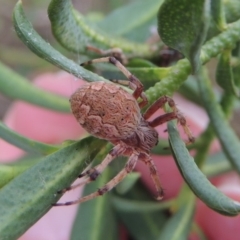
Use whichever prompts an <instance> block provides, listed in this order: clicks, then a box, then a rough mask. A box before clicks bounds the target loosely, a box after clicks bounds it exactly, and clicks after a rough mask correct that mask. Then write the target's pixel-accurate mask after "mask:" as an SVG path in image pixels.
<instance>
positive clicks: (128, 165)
mask: <svg viewBox="0 0 240 240" xmlns="http://www.w3.org/2000/svg"><path fill="white" fill-rule="evenodd" d="M137 161H138V154H132V155H131V156H130V158H129V160H128V161H127V163H126V165H125V167H124V169H122V170H121V171H120V172H119V173H118V174H117V175H116V176H115V177H114V178H113V179H112V180H110V181H109V182H108V183H107V184H106V185H105V186H103V187H102V188H100V189H98V190H97V191H96V192H93V193H91V194H89V195H87V196H85V197H82V198H80V199H77V200H75V201H70V202H65V203H55V204H53V206H67V205H73V204H77V203H82V202H86V201H89V200H91V199H93V198H96V197H98V196H101V195H103V194H105V193H107V192H109V191H110V190H111V189H112V188H114V187H115V186H116V185H117V184H118V183H120V182H121V181H122V180H123V179H124V178H125V177H126V176H127V175H128V173H130V172H131V171H132V170H133V169H134V167H135V165H136V163H137Z"/></svg>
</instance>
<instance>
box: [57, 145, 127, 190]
mask: <svg viewBox="0 0 240 240" xmlns="http://www.w3.org/2000/svg"><path fill="white" fill-rule="evenodd" d="M124 151H125V148H124V147H123V146H122V145H121V144H118V145H116V146H115V147H114V148H113V149H112V150H111V151H110V152H109V153H108V155H107V156H106V157H105V158H104V160H103V161H102V162H101V163H100V164H98V165H97V166H95V167H93V168H91V169H89V170H87V171H86V172H84V173H82V174H80V175H79V176H78V177H79V178H82V177H85V179H84V180H83V181H82V182H80V183H78V184H75V185H72V186H69V187H67V188H64V189H62V190H60V191H58V194H63V193H65V192H67V191H70V190H73V189H75V188H77V187H80V186H82V185H85V184H87V183H90V182H92V181H95V180H96V179H97V177H98V176H99V175H100V174H101V173H102V172H103V171H104V169H105V168H106V167H107V166H108V165H109V164H110V162H112V161H113V160H114V159H115V158H116V157H118V156H119V155H121V154H122V153H123V152H124Z"/></svg>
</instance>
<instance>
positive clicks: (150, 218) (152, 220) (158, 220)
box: [113, 182, 170, 240]
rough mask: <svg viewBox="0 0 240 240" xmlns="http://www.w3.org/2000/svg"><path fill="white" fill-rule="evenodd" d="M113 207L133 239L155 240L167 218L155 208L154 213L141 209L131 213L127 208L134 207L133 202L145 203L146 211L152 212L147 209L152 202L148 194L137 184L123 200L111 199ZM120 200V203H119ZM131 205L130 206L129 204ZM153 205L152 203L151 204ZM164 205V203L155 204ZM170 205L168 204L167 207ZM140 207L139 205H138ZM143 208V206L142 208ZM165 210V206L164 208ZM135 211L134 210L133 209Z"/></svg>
mask: <svg viewBox="0 0 240 240" xmlns="http://www.w3.org/2000/svg"><path fill="white" fill-rule="evenodd" d="M113 200H114V201H113V203H114V207H115V208H116V211H117V213H118V216H119V218H120V220H121V222H123V224H124V225H125V227H126V228H127V230H128V231H129V233H130V235H131V236H132V237H133V238H134V239H138V240H146V239H148V240H156V239H157V237H158V236H159V234H160V231H161V228H162V225H163V224H164V222H165V221H166V219H167V216H166V214H165V212H164V211H162V209H163V208H161V210H159V209H160V208H159V209H158V210H157V208H156V206H154V207H155V211H152V212H147V211H144V210H143V209H139V211H131V209H129V207H130V208H131V206H133V205H134V202H136V203H139V204H141V203H140V201H142V203H144V202H146V204H147V208H150V209H148V210H150V211H151V210H153V209H151V207H152V206H151V207H149V205H148V203H149V204H150V205H151V203H150V201H152V199H151V197H150V193H148V192H146V191H144V187H143V186H142V185H141V184H140V183H139V182H138V183H137V184H136V185H135V186H134V187H133V188H132V189H131V191H129V192H127V194H125V195H124V199H122V197H121V198H117V199H116V198H114V199H113ZM119 200H120V201H119ZM131 203H132V204H131ZM152 204H154V203H152ZM157 204H160V205H161V204H164V203H157ZM169 205H170V204H169V203H168V206H169ZM138 206H139V207H140V205H138ZM168 206H167V207H168ZM142 207H143V208H144V206H142ZM164 208H166V205H165V206H164ZM135 210H136V208H135Z"/></svg>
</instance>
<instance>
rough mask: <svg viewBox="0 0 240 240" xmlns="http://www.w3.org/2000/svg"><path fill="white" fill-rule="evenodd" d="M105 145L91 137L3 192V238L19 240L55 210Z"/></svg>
mask: <svg viewBox="0 0 240 240" xmlns="http://www.w3.org/2000/svg"><path fill="white" fill-rule="evenodd" d="M104 144H105V142H104V141H102V140H99V139H94V138H92V137H89V138H85V139H83V140H81V141H80V142H77V143H74V144H72V145H69V146H67V147H65V148H63V149H61V150H59V151H57V152H55V153H53V154H51V155H48V156H47V157H45V158H44V159H43V160H42V161H41V162H40V163H38V164H36V165H34V166H33V167H32V168H30V169H28V170H27V171H25V172H24V173H23V174H21V175H19V176H18V177H16V178H15V179H14V180H12V181H11V182H10V183H8V184H7V185H5V186H4V187H3V188H2V189H1V191H0V216H1V218H0V236H1V238H2V239H17V238H18V237H20V236H21V235H22V234H23V233H24V232H25V231H26V230H27V229H28V228H29V227H30V226H32V225H33V224H34V223H35V222H36V221H37V220H38V219H40V218H41V217H42V216H43V215H44V214H45V213H46V212H48V211H49V209H50V208H51V207H52V203H55V202H56V201H57V200H58V199H59V198H60V197H61V195H60V194H59V195H58V194H56V193H57V191H59V190H60V189H63V188H65V187H67V186H69V185H70V184H71V183H72V182H73V181H74V180H75V179H76V178H77V176H78V175H79V173H80V172H82V171H83V169H84V168H85V167H86V159H90V160H92V159H93V158H94V157H95V155H96V153H97V152H98V151H99V150H100V149H101V148H102V147H103V146H104Z"/></svg>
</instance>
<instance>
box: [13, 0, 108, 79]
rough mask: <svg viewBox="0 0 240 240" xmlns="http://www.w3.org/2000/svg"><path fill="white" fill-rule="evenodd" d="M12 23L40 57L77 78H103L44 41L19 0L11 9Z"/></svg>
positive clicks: (19, 35)
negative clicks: (12, 9)
mask: <svg viewBox="0 0 240 240" xmlns="http://www.w3.org/2000/svg"><path fill="white" fill-rule="evenodd" d="M13 23H14V28H15V31H16V33H17V35H18V37H19V38H20V39H21V40H22V41H23V43H24V44H25V45H26V46H27V47H28V48H29V49H30V50H31V51H32V52H33V53H35V54H36V55H37V56H39V57H40V58H43V59H45V60H46V61H48V62H50V63H52V64H53V65H55V66H57V67H59V68H61V69H63V70H65V71H66V72H69V73H71V74H72V75H74V76H76V77H77V78H81V79H84V80H86V81H104V80H105V79H104V78H102V77H100V76H98V75H96V74H94V73H92V72H90V71H87V70H85V69H84V68H82V67H80V66H79V65H78V64H76V63H75V62H74V61H72V60H69V59H68V58H66V57H65V56H63V55H62V54H61V53H59V52H58V51H57V50H55V49H54V48H53V47H52V46H51V45H50V44H49V43H47V42H46V41H44V40H43V39H42V38H41V37H40V36H39V35H38V34H37V32H36V31H35V30H34V29H33V27H32V25H31V23H30V22H29V21H28V19H27V18H26V16H25V14H24V12H23V9H22V2H21V1H20V0H19V1H18V2H17V4H16V6H15V8H14V11H13Z"/></svg>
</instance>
